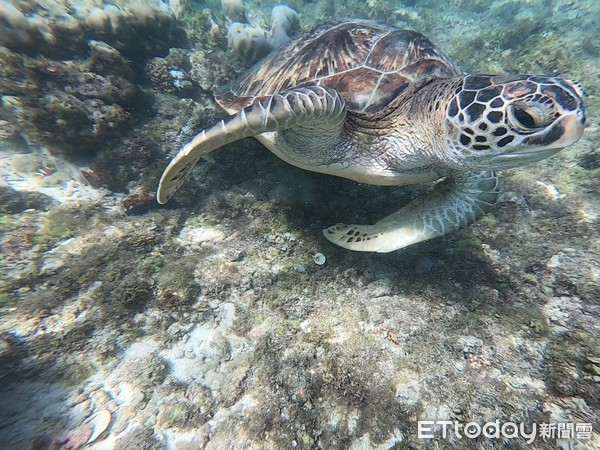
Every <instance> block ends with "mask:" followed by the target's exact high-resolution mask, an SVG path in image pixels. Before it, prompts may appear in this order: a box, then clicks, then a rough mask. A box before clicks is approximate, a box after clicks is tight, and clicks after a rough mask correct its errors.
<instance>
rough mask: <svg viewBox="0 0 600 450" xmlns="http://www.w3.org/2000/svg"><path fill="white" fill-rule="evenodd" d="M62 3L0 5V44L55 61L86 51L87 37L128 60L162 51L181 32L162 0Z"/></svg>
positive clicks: (178, 38)
mask: <svg viewBox="0 0 600 450" xmlns="http://www.w3.org/2000/svg"><path fill="white" fill-rule="evenodd" d="M94 3H96V2H89V3H85V2H76V1H66V2H65V3H63V4H60V3H56V2H52V3H51V4H48V5H46V4H45V3H38V4H36V5H35V6H34V7H32V5H30V4H29V2H27V1H26V0H17V1H15V2H7V1H6V0H2V1H1V2H0V13H1V14H0V45H3V46H6V47H8V48H10V49H12V50H16V51H21V52H25V53H27V54H30V55H35V54H42V55H44V56H49V57H60V56H61V55H70V56H72V54H73V53H76V54H77V53H81V52H83V51H85V47H86V41H87V40H88V39H90V38H92V39H97V40H102V41H105V42H107V43H109V44H110V45H113V46H115V47H116V48H117V49H118V50H119V51H121V52H123V53H124V54H126V55H127V57H128V58H130V59H132V60H139V59H143V58H145V57H147V56H151V55H154V54H157V53H165V52H166V51H167V50H168V49H169V47H170V46H173V44H176V43H178V44H182V43H184V42H185V39H186V37H185V32H184V31H183V29H182V28H181V26H180V24H179V23H178V21H177V19H176V18H175V16H174V14H173V13H172V12H171V11H170V10H169V8H168V6H167V5H166V4H165V3H163V2H162V1H156V0H155V1H152V2H142V1H137V0H121V1H118V2H116V3H112V4H102V3H99V4H97V5H95V4H94Z"/></svg>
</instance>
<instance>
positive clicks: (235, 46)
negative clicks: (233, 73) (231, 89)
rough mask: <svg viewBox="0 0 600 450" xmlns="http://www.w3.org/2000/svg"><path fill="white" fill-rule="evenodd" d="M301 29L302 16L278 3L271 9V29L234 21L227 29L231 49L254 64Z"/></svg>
mask: <svg viewBox="0 0 600 450" xmlns="http://www.w3.org/2000/svg"><path fill="white" fill-rule="evenodd" d="M299 30H300V17H299V16H298V13H297V12H296V11H294V10H293V9H292V8H289V7H287V6H285V5H277V6H275V7H274V8H273V10H272V11H271V31H270V32H266V31H264V30H263V29H261V28H260V27H256V26H252V25H249V24H246V23H241V22H233V23H232V24H231V25H229V28H228V30H227V43H228V47H229V50H230V51H231V52H232V53H233V54H235V55H236V56H237V57H239V58H240V59H242V60H243V61H244V62H245V63H247V64H254V63H255V62H257V61H258V60H259V59H261V58H262V57H263V56H266V55H267V54H268V53H269V52H271V51H272V50H273V49H275V48H277V47H280V46H282V45H284V44H286V43H288V42H289V41H290V40H291V39H292V36H294V35H295V34H296V33H297V32H298V31H299Z"/></svg>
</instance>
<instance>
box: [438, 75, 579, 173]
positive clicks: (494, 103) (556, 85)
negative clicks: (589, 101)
mask: <svg viewBox="0 0 600 450" xmlns="http://www.w3.org/2000/svg"><path fill="white" fill-rule="evenodd" d="M582 94H583V90H582V89H581V87H580V86H579V85H578V84H577V83H574V82H572V81H570V80H566V79H563V78H557V77H540V76H517V77H514V76H513V77H504V76H485V75H471V76H467V77H465V78H464V80H463V82H462V84H461V85H460V86H459V87H458V88H457V89H456V91H455V95H454V97H453V98H452V99H451V101H450V102H449V104H448V109H447V121H446V128H447V133H448V134H447V136H448V137H447V139H448V141H449V142H448V144H449V147H450V148H453V149H455V150H456V151H457V152H459V153H460V154H462V155H465V156H472V157H474V158H475V159H478V160H479V162H480V163H482V164H488V165H493V166H494V167H496V168H503V167H504V168H505V167H516V166H520V165H522V164H526V163H529V162H533V161H538V160H540V159H543V158H545V157H547V156H549V155H550V154H552V153H556V152H558V151H559V150H560V149H561V148H564V147H566V146H568V145H571V144H573V143H575V142H577V140H578V139H579V138H580V137H581V134H582V132H583V128H584V125H585V108H584V105H583V100H582V98H581V96H582Z"/></svg>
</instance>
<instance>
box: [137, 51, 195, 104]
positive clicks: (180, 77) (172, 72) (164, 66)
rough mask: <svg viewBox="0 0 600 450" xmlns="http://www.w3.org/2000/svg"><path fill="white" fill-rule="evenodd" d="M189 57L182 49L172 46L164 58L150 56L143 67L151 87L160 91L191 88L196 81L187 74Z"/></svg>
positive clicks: (189, 67) (177, 90)
mask: <svg viewBox="0 0 600 450" xmlns="http://www.w3.org/2000/svg"><path fill="white" fill-rule="evenodd" d="M190 69H191V64H190V59H189V57H188V55H187V52H185V51H184V50H182V49H178V48H172V49H171V50H170V51H169V55H168V56H166V57H165V58H160V57H156V58H152V59H150V60H149V61H148V63H147V64H146V68H145V73H146V77H147V78H148V80H150V83H152V87H153V88H154V89H156V90H158V91H161V92H179V91H186V92H187V93H188V94H189V91H190V90H192V89H193V88H194V87H195V86H196V83H195V81H194V80H193V78H192V76H191V75H190V74H189V71H190Z"/></svg>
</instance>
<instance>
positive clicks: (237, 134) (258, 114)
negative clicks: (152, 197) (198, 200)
mask: <svg viewBox="0 0 600 450" xmlns="http://www.w3.org/2000/svg"><path fill="white" fill-rule="evenodd" d="M345 116H346V108H345V102H344V99H343V98H342V97H341V96H340V95H339V94H338V93H337V92H336V91H335V90H333V89H330V88H326V87H318V86H310V87H303V88H296V89H292V90H289V91H286V92H282V93H278V94H274V95H270V96H268V97H262V98H259V99H257V100H255V101H254V103H253V104H252V105H250V106H248V107H246V108H244V109H242V110H240V111H239V112H238V113H237V114H234V115H231V116H229V117H228V118H226V119H225V120H222V121H221V122H220V123H218V124H216V125H215V126H213V127H212V128H209V129H207V130H204V131H202V132H201V133H199V134H198V135H197V136H196V137H195V138H194V139H193V140H192V141H191V142H190V143H188V144H187V145H186V146H185V147H183V148H182V149H181V151H180V152H179V153H178V154H177V155H176V156H175V158H173V160H172V161H171V163H170V164H169V165H168V166H167V168H166V169H165V171H164V173H163V175H162V177H161V179H160V184H159V185H158V191H157V193H156V198H157V200H158V202H159V203H166V202H168V201H169V200H170V199H171V197H173V195H174V194H175V192H177V190H178V189H179V188H180V187H181V185H182V184H183V182H184V181H185V179H186V177H187V176H188V175H189V173H190V172H191V171H192V169H193V168H194V166H195V165H196V163H197V162H198V160H199V159H200V158H201V157H202V156H204V155H206V154H207V153H210V152H212V151H213V150H216V149H218V148H219V147H222V146H224V145H226V144H229V143H231V142H234V141H237V140H239V139H243V138H247V137H251V136H256V135H258V134H261V133H266V132H272V131H282V130H287V129H289V128H292V127H297V126H301V125H309V124H311V123H315V124H323V123H327V124H330V126H329V127H328V129H329V130H330V132H331V133H334V134H338V135H339V133H340V132H341V130H342V127H343V122H344V119H345ZM322 138H327V136H322Z"/></svg>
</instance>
